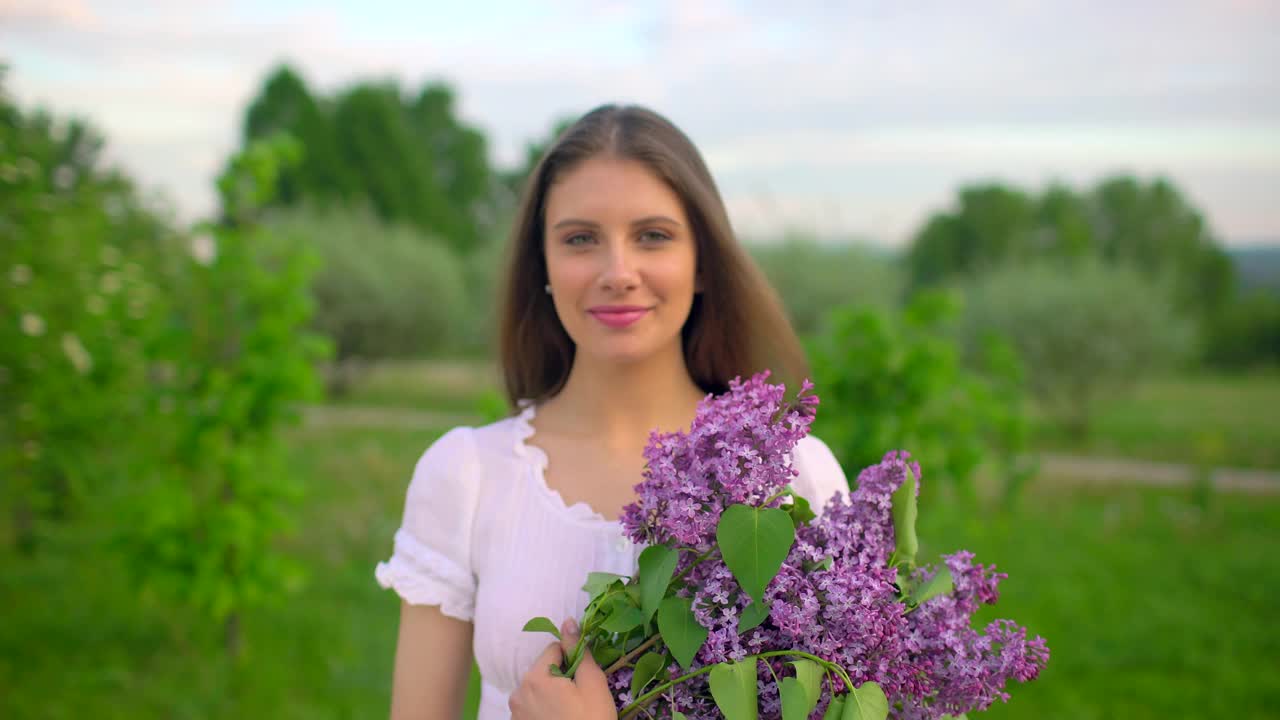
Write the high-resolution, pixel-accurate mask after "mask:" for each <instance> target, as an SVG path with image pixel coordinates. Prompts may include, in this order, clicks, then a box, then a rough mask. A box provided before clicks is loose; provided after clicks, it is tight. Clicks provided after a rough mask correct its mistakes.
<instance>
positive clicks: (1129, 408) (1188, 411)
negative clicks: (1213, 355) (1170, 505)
mask: <svg viewBox="0 0 1280 720" xmlns="http://www.w3.org/2000/svg"><path fill="white" fill-rule="evenodd" d="M1037 441H1038V444H1039V445H1040V446H1041V447H1042V448H1043V449H1049V450H1059V451H1068V452H1075V453H1082V454H1096V455H1114V456H1119V457H1131V458H1142V459H1146V460H1156V461H1162V462H1187V463H1194V462H1198V461H1200V458H1201V457H1207V458H1208V459H1209V460H1210V461H1212V462H1213V464H1216V465H1226V466H1238V467H1257V468H1272V469H1280V372H1265V373H1255V374H1250V375H1238V376H1212V375H1197V376H1183V377H1174V378H1154V379H1151V380H1148V381H1145V382H1142V383H1140V384H1138V385H1137V386H1136V387H1135V388H1134V391H1133V393H1132V394H1126V395H1122V396H1118V397H1116V398H1114V399H1109V400H1107V401H1105V402H1103V403H1102V404H1101V405H1100V407H1099V408H1098V413H1097V417H1096V420H1095V422H1094V424H1093V428H1092V431H1091V432H1090V433H1089V437H1088V438H1086V439H1085V440H1084V441H1083V442H1079V441H1075V440H1073V439H1071V438H1068V437H1067V436H1066V435H1065V434H1063V433H1062V432H1060V431H1059V430H1057V429H1056V428H1053V427H1050V426H1048V425H1046V424H1044V423H1043V421H1041V423H1040V425H1039V427H1038V433H1037ZM1206 451H1207V452H1206Z"/></svg>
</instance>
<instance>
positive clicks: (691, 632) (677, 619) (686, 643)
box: [658, 595, 707, 668]
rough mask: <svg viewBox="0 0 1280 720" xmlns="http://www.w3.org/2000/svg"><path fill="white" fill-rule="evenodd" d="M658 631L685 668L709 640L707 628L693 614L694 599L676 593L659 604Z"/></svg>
mask: <svg viewBox="0 0 1280 720" xmlns="http://www.w3.org/2000/svg"><path fill="white" fill-rule="evenodd" d="M658 632H660V633H662V641H663V642H664V643H666V645H667V649H669V650H670V651H671V654H672V655H673V656H674V657H675V659H676V661H677V662H679V663H680V665H681V666H682V667H685V668H688V667H689V666H690V665H692V664H693V657H694V656H695V655H697V654H698V650H699V649H700V648H701V647H702V644H703V643H705V642H706V641H707V629H706V628H705V627H703V626H702V625H701V624H700V623H699V622H698V619H697V618H696V617H694V616H693V601H692V600H690V599H689V598H684V597H676V596H674V595H672V596H668V597H667V598H665V599H664V600H663V601H662V604H661V605H659V606H658Z"/></svg>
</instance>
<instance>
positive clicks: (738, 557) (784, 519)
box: [716, 505, 796, 603]
mask: <svg viewBox="0 0 1280 720" xmlns="http://www.w3.org/2000/svg"><path fill="white" fill-rule="evenodd" d="M795 539H796V528H795V525H794V524H792V522H791V516H790V515H788V514H787V512H786V511H785V510H778V509H776V508H757V507H751V506H748V505H730V506H729V507H727V508H725V511H724V513H723V514H722V515H721V516H720V523H719V525H717V526H716V546H717V547H718V549H719V550H720V556H721V557H723V558H724V564H725V566H726V567H728V568H729V570H730V572H732V573H733V578H734V579H735V580H737V581H738V584H739V585H741V586H742V589H743V590H744V591H746V593H747V594H748V595H750V596H751V599H752V600H753V601H754V602H756V603H763V602H764V591H765V588H766V587H767V586H768V585H769V582H770V581H771V580H773V578H774V576H775V575H777V574H778V570H779V568H781V567H782V562H783V561H784V560H786V559H787V553H789V552H791V545H792V544H793V543H794V542H795Z"/></svg>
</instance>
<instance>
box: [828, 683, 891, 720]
mask: <svg viewBox="0 0 1280 720" xmlns="http://www.w3.org/2000/svg"><path fill="white" fill-rule="evenodd" d="M840 717H841V720H885V718H887V717H889V699H888V698H886V697H885V696H884V690H882V689H881V688H880V685H879V684H877V683H874V682H871V681H867V682H864V683H862V685H860V686H858V687H856V688H854V689H853V691H852V692H850V693H849V698H848V699H847V700H845V704H844V713H843V714H842V715H841V716H840Z"/></svg>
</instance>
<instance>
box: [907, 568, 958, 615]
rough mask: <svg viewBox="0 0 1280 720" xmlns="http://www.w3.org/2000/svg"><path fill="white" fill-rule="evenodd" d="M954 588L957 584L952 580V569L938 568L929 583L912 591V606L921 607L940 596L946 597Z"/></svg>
mask: <svg viewBox="0 0 1280 720" xmlns="http://www.w3.org/2000/svg"><path fill="white" fill-rule="evenodd" d="M954 588H955V583H954V582H953V581H952V578H951V568H948V567H947V566H946V565H941V566H939V568H938V572H937V573H936V574H935V575H934V576H933V577H931V578H929V582H927V583H925V584H924V585H921V586H920V587H917V588H912V589H911V604H912V605H919V604H921V603H923V602H925V601H927V600H930V599H932V598H935V597H937V596H939V595H946V594H947V593H949V592H951V591H952V590H953V589H954Z"/></svg>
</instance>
